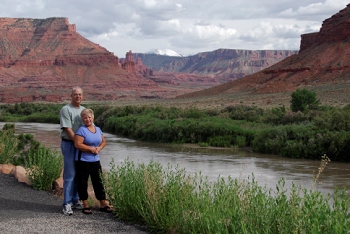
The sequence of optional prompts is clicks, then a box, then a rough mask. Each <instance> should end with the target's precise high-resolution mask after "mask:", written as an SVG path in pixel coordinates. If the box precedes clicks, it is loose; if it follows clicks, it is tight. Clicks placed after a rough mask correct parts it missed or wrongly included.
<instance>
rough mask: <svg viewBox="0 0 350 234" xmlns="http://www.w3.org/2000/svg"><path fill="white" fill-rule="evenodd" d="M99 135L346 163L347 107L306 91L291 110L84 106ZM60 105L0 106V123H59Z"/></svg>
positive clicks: (349, 107) (349, 140)
mask: <svg viewBox="0 0 350 234" xmlns="http://www.w3.org/2000/svg"><path fill="white" fill-rule="evenodd" d="M85 106H86V107H89V108H92V109H93V110H94V112H95V123H96V125H98V126H99V127H101V128H102V130H103V131H105V132H108V133H111V134H116V135H120V136H124V137H128V138H133V139H137V140H142V141H152V142H162V143H173V144H184V143H190V144H197V145H199V146H202V147H206V146H213V147H240V148H244V147H249V148H250V149H252V150H253V151H254V152H257V153H263V154H275V155H280V156H283V157H291V158H305V159H317V160H319V159H320V156H321V155H324V154H326V155H327V156H328V157H329V158H330V159H331V160H332V161H344V162H349V161H350V156H349V154H348V152H349V151H350V105H347V106H343V107H335V106H323V105H321V104H320V103H319V101H318V100H317V98H316V95H315V93H313V92H310V91H308V90H306V89H302V90H297V91H296V92H294V93H292V99H291V106H290V107H286V106H280V107H273V108H266V109H264V108H260V107H257V106H245V105H234V106H226V107H222V108H208V109H204V108H197V107H196V106H193V107H186V108H180V107H168V106H162V105H133V106H131V105H127V106H113V105H98V104H86V105H85ZM61 107H62V105H57V104H33V103H20V104H15V105H1V106H0V111H1V117H0V121H2V122H8V121H12V122H16V121H20V122H44V123H59V119H58V114H59V110H60V108H61Z"/></svg>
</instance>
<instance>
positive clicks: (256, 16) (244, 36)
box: [0, 0, 349, 58]
mask: <svg viewBox="0 0 350 234" xmlns="http://www.w3.org/2000/svg"><path fill="white" fill-rule="evenodd" d="M347 4H349V1H348V0H98V1H96V0H0V17H10V18H35V19H45V18H49V17H66V18H68V20H69V23H70V24H75V25H76V29H77V32H78V33H79V34H81V35H82V36H84V37H85V38H87V39H89V40H90V41H92V42H94V43H96V44H99V45H100V46H102V47H104V48H106V49H107V50H108V51H110V52H113V53H114V54H115V55H116V56H118V57H120V58H123V57H125V54H126V52H128V51H130V50H131V51H132V52H133V53H148V52H150V51H154V50H156V49H158V50H162V51H165V50H171V51H175V52H177V53H179V54H181V55H184V56H187V55H192V54H197V53H200V52H208V51H214V50H217V49H244V50H299V48H300V35H301V34H305V33H311V32H318V31H319V30H320V28H321V26H322V22H323V21H324V20H325V19H327V18H330V17H331V16H332V15H334V14H336V13H338V12H339V11H340V10H342V9H344V8H345V7H346V5H347Z"/></svg>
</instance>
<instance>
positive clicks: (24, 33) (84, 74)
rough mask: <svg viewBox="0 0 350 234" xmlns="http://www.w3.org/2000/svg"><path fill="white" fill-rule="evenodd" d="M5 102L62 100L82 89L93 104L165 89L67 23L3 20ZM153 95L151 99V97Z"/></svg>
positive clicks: (0, 95)
mask: <svg viewBox="0 0 350 234" xmlns="http://www.w3.org/2000/svg"><path fill="white" fill-rule="evenodd" d="M0 38H1V43H0V82H1V86H0V101H1V102H3V103H10V102H30V101H61V100H64V99H67V98H69V92H70V89H71V87H73V86H76V85H79V86H81V87H82V88H83V89H84V93H85V98H86V99H88V100H115V99H117V98H119V97H133V98H138V97H140V96H147V97H150V96H152V95H153V96H154V97H159V96H158V94H159V95H160V94H161V93H162V92H164V90H163V89H161V88H159V87H158V85H157V84H156V83H155V82H153V81H150V80H147V79H144V78H142V77H137V76H136V74H134V73H135V72H133V73H130V72H127V71H125V70H123V69H122V68H121V67H120V64H119V61H118V57H117V56H115V55H114V54H113V53H111V52H109V51H107V50H106V49H105V48H103V47H101V46H100V45H98V44H95V43H93V42H91V41H89V40H87V39H86V38H84V37H82V36H81V35H80V34H79V33H77V32H76V27H75V25H72V24H69V22H68V19H67V18H48V19H28V18H0ZM150 93H152V95H150Z"/></svg>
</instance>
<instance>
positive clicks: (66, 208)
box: [63, 204, 73, 215]
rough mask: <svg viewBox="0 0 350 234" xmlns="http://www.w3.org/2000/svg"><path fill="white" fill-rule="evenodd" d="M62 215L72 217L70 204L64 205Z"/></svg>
mask: <svg viewBox="0 0 350 234" xmlns="http://www.w3.org/2000/svg"><path fill="white" fill-rule="evenodd" d="M63 214H65V215H72V214H73V211H72V206H71V204H66V205H64V206H63Z"/></svg>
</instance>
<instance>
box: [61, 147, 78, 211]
mask: <svg viewBox="0 0 350 234" xmlns="http://www.w3.org/2000/svg"><path fill="white" fill-rule="evenodd" d="M61 151H62V154H63V206H64V205H66V204H74V203H77V202H78V201H79V196H78V183H77V182H78V181H77V180H76V179H75V177H76V176H75V175H76V173H75V160H74V157H75V152H76V148H75V147H74V142H73V141H62V142H61Z"/></svg>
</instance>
